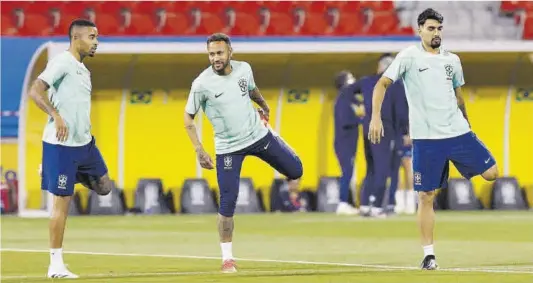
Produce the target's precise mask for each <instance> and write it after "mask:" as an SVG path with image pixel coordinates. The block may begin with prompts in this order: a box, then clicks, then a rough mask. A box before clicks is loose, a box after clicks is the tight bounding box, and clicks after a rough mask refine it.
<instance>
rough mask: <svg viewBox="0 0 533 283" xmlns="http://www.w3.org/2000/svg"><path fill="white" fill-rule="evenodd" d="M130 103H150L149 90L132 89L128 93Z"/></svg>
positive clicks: (150, 95)
mask: <svg viewBox="0 0 533 283" xmlns="http://www.w3.org/2000/svg"><path fill="white" fill-rule="evenodd" d="M130 103H131V104H150V103H152V91H151V90H132V91H131V93H130Z"/></svg>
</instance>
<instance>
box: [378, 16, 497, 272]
mask: <svg viewBox="0 0 533 283" xmlns="http://www.w3.org/2000/svg"><path fill="white" fill-rule="evenodd" d="M443 20H444V19H443V17H442V15H441V14H439V13H438V12H437V11H435V10H433V9H426V10H425V11H423V12H422V13H421V14H420V15H419V16H418V20H417V21H418V33H419V35H420V38H421V42H420V44H417V45H413V46H410V47H407V48H405V49H404V50H402V51H401V52H400V53H399V54H398V55H397V56H396V58H395V59H394V61H393V62H392V64H391V65H390V66H389V68H388V69H387V70H386V71H385V73H384V74H383V76H382V77H381V78H380V80H379V82H378V83H377V84H376V87H375V88H374V95H373V101H372V103H373V105H372V107H373V109H372V110H373V112H372V120H371V122H370V132H369V134H368V135H369V139H370V140H371V142H372V143H379V142H380V140H381V137H382V136H383V135H384V129H383V124H382V121H381V112H380V111H381V104H382V103H383V99H384V97H385V90H386V89H387V88H388V87H389V86H390V85H391V83H392V82H394V81H396V80H398V79H400V78H401V79H403V82H404V87H405V92H406V95H407V101H408V103H409V135H410V138H411V139H412V140H413V171H414V187H415V190H416V191H417V192H418V204H419V205H418V222H419V226H420V234H421V242H422V246H423V249H424V260H423V261H422V264H421V268H422V269H427V270H433V269H437V267H438V265H437V262H436V259H435V253H434V250H433V228H434V222H435V212H434V210H433V200H434V198H435V195H436V193H435V190H437V189H439V188H445V187H447V183H448V181H447V180H448V173H449V161H452V162H453V163H454V165H455V167H456V168H457V169H458V170H459V172H460V173H461V175H463V176H464V177H465V178H467V179H470V178H472V177H473V176H476V175H481V176H482V177H483V178H484V179H486V180H488V181H493V180H495V179H496V178H497V176H498V169H497V166H496V161H495V160H494V157H493V156H492V154H491V153H490V152H489V150H488V149H487V148H486V147H485V145H483V143H482V142H481V141H480V140H479V139H478V138H477V137H476V135H475V134H474V133H473V132H472V130H471V129H470V125H469V122H468V118H467V115H466V109H465V105H464V100H463V97H462V91H461V87H462V86H463V85H464V77H463V70H462V66H461V61H460V59H459V57H458V56H457V55H456V54H453V53H451V52H449V51H447V50H444V49H443V48H441V40H442V37H441V36H442V23H443Z"/></svg>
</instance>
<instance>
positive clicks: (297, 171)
mask: <svg viewBox="0 0 533 283" xmlns="http://www.w3.org/2000/svg"><path fill="white" fill-rule="evenodd" d="M303 174H304V168H303V166H302V161H301V160H300V158H299V157H296V162H295V165H294V166H293V168H291V170H289V175H288V176H287V178H288V179H289V180H297V179H300V178H302V175H303Z"/></svg>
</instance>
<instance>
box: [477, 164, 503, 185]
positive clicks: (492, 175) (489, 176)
mask: <svg viewBox="0 0 533 283" xmlns="http://www.w3.org/2000/svg"><path fill="white" fill-rule="evenodd" d="M498 175H499V172H498V166H496V164H494V165H493V166H492V167H490V168H489V169H487V171H485V172H483V174H481V176H482V177H483V179H485V180H487V181H494V180H496V178H498Z"/></svg>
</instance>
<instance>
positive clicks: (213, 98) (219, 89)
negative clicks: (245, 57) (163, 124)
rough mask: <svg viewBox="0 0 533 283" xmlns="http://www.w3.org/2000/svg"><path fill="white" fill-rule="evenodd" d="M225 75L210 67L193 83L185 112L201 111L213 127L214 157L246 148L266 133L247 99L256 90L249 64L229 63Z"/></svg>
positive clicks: (257, 114)
mask: <svg viewBox="0 0 533 283" xmlns="http://www.w3.org/2000/svg"><path fill="white" fill-rule="evenodd" d="M230 64H231V67H232V71H231V73H230V74H229V75H227V76H221V75H218V74H217V73H215V71H214V70H213V69H212V67H211V66H209V67H208V68H207V69H205V70H204V71H203V72H202V73H201V74H200V75H199V76H198V77H197V78H196V79H195V80H194V82H193V83H192V87H191V91H190V93H189V98H188V100H187V105H186V106H185V111H186V112H187V113H189V114H196V113H197V112H198V110H199V109H200V108H202V110H203V111H204V113H205V114H206V116H207V118H208V119H209V121H210V122H211V124H212V125H213V130H214V132H215V151H216V154H226V153H231V152H235V151H238V150H241V149H243V148H246V147H248V146H250V145H252V144H253V143H255V142H257V141H258V140H260V139H261V138H263V137H264V136H266V134H267V133H268V129H267V128H266V127H265V125H263V123H262V122H261V118H260V117H259V113H258V112H257V110H256V109H255V107H254V105H253V101H252V100H251V99H250V95H249V91H251V90H253V89H255V87H256V86H255V81H254V76H253V72H252V68H251V66H250V64H248V63H246V62H241V61H233V60H232V61H231V62H230Z"/></svg>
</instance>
